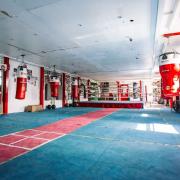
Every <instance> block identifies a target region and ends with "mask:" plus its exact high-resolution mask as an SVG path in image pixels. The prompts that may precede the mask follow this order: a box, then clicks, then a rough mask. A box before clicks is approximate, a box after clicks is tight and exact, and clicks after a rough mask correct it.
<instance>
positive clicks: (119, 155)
mask: <svg viewBox="0 0 180 180" xmlns="http://www.w3.org/2000/svg"><path fill="white" fill-rule="evenodd" d="M72 110H73V111H72V112H74V111H81V109H78V108H77V109H72ZM69 113H70V112H69ZM75 114H76V113H75ZM139 124H140V125H141V126H143V128H142V129H138V128H137V127H138V125H139ZM153 125H154V126H153ZM161 126H162V127H161ZM152 127H153V128H152ZM162 128H163V129H162ZM162 130H163V131H164V132H162ZM0 179H13V180H14V179H18V180H19V179H43V180H44V179H47V180H48V179H58V180H59V179H60V180H61V179H62V180H66V179H67V180H74V179H75V180H76V179H77V180H81V179H82V180H85V179H88V180H91V179H92V180H94V179H98V180H101V179H103V180H106V179H107V180H108V179H125V180H131V179H132V180H134V179H135V180H136V179H137V180H151V179H152V180H156V179H157V180H178V179H180V114H176V113H174V112H170V111H169V110H150V109H149V110H130V109H121V110H119V111H117V112H114V113H113V114H111V115H109V116H107V117H104V118H102V119H101V120H97V121H95V122H93V123H91V124H89V125H87V126H84V127H82V128H80V129H78V130H76V131H74V132H72V133H70V134H69V135H66V136H64V137H62V138H59V139H57V140H55V141H52V142H50V143H48V144H46V145H44V146H42V147H40V148H38V149H35V150H33V151H31V152H30V153H27V154H25V155H23V156H20V157H18V158H16V159H14V160H11V161H9V162H7V163H5V164H2V165H1V166H0Z"/></svg>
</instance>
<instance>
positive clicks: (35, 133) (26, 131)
mask: <svg viewBox="0 0 180 180" xmlns="http://www.w3.org/2000/svg"><path fill="white" fill-rule="evenodd" d="M41 133H42V132H40V131H35V130H32V129H28V130H25V131H21V132H17V133H15V134H17V135H23V136H35V135H38V134H41Z"/></svg>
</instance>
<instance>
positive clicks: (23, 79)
mask: <svg viewBox="0 0 180 180" xmlns="http://www.w3.org/2000/svg"><path fill="white" fill-rule="evenodd" d="M26 90H27V65H26V64H22V65H19V66H18V68H17V85H16V99H25V96H26Z"/></svg>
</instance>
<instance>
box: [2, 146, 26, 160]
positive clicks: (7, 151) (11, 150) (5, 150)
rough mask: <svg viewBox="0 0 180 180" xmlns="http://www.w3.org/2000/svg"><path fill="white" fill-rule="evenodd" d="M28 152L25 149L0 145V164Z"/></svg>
mask: <svg viewBox="0 0 180 180" xmlns="http://www.w3.org/2000/svg"><path fill="white" fill-rule="evenodd" d="M25 152H28V151H27V150H25V149H22V148H17V147H11V146H6V145H1V144H0V163H3V162H6V161H8V160H10V159H12V158H15V157H16V156H19V155H21V154H24V153H25Z"/></svg>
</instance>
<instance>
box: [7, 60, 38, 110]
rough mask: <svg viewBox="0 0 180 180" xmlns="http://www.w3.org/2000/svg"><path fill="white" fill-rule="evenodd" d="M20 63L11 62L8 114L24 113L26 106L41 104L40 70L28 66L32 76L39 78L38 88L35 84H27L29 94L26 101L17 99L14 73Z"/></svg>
mask: <svg viewBox="0 0 180 180" xmlns="http://www.w3.org/2000/svg"><path fill="white" fill-rule="evenodd" d="M19 64H20V63H19V62H15V61H11V60H10V72H9V84H8V86H9V87H8V90H9V92H8V95H9V100H8V109H9V110H8V111H9V112H8V113H13V112H24V108H25V106H28V105H37V104H39V75H40V68H39V67H35V66H31V65H28V69H31V70H32V75H33V76H35V77H38V80H37V83H36V86H34V85H33V84H30V83H29V82H28V84H27V92H26V98H25V99H24V100H18V99H15V95H16V82H15V81H14V77H13V71H14V68H17V67H18V65H19Z"/></svg>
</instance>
